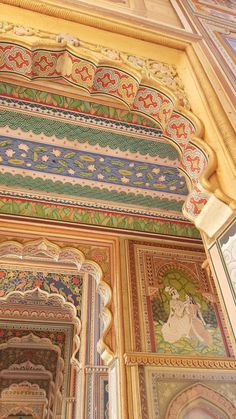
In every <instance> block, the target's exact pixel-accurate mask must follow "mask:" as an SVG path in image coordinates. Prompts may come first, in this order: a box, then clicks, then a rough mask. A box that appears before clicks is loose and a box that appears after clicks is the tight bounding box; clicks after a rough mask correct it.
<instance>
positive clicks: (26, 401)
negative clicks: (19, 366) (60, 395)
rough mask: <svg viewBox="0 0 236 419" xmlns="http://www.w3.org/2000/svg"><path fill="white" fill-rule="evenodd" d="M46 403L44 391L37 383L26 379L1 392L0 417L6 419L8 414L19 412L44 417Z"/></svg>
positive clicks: (34, 417) (38, 417)
mask: <svg viewBox="0 0 236 419" xmlns="http://www.w3.org/2000/svg"><path fill="white" fill-rule="evenodd" d="M16 401H17V404H16ZM47 403H48V401H47V398H46V393H45V391H44V390H43V389H41V388H40V387H39V386H38V385H37V384H31V383H29V382H27V381H23V382H22V383H19V384H12V385H11V386H10V387H9V388H7V389H5V390H3V391H2V393H1V397H0V410H1V418H2V419H7V418H8V417H9V416H10V415H14V414H15V415H16V414H19V412H20V414H31V415H32V417H33V419H41V418H43V419H44V418H46V415H47Z"/></svg>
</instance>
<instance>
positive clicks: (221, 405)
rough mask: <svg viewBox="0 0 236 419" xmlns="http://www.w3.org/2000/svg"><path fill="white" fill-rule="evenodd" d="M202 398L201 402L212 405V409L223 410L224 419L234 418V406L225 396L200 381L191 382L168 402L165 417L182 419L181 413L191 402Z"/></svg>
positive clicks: (235, 413)
mask: <svg viewBox="0 0 236 419" xmlns="http://www.w3.org/2000/svg"><path fill="white" fill-rule="evenodd" d="M198 400H199V402H201V400H203V402H202V403H203V404H204V403H206V404H207V406H213V411H215V410H216V411H218V412H223V414H224V415H225V416H224V419H236V408H235V407H234V405H233V403H232V402H231V401H230V400H228V399H227V398H226V397H225V396H223V395H222V394H220V393H218V392H217V391H215V390H213V389H211V388H210V387H208V386H206V385H205V384H202V383H196V384H193V385H191V386H189V387H187V389H184V390H182V391H181V392H180V393H178V394H177V396H175V398H174V399H173V400H172V401H171V403H170V404H169V407H168V409H167V412H166V415H165V419H182V413H183V412H186V409H187V408H189V406H191V404H193V402H195V401H198Z"/></svg>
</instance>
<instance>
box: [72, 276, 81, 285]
mask: <svg viewBox="0 0 236 419" xmlns="http://www.w3.org/2000/svg"><path fill="white" fill-rule="evenodd" d="M72 282H73V284H74V285H78V284H79V283H80V280H79V278H78V277H77V276H74V277H73V278H72Z"/></svg>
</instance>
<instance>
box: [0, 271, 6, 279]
mask: <svg viewBox="0 0 236 419" xmlns="http://www.w3.org/2000/svg"><path fill="white" fill-rule="evenodd" d="M4 276H5V272H4V271H0V279H2V278H4Z"/></svg>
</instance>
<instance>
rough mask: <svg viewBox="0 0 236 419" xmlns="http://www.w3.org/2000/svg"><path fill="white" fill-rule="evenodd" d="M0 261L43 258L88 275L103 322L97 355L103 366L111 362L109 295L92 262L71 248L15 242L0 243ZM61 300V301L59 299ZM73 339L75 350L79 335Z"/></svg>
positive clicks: (43, 243)
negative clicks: (100, 309)
mask: <svg viewBox="0 0 236 419" xmlns="http://www.w3.org/2000/svg"><path fill="white" fill-rule="evenodd" d="M2 258H6V259H9V258H11V259H13V260H14V259H20V260H22V259H24V260H35V261H37V260H40V259H42V258H43V260H47V261H53V262H55V263H57V262H58V263H59V262H61V263H67V264H75V265H76V267H77V269H78V272H80V273H88V274H89V275H91V276H92V277H93V278H94V279H95V281H96V284H97V292H98V293H99V295H100V296H101V298H102V301H103V308H102V313H101V318H102V319H103V321H104V329H103V333H102V336H101V337H100V339H99V342H98V351H99V352H100V354H101V357H102V358H103V359H104V361H105V362H106V363H107V364H108V363H109V362H111V360H112V359H113V356H114V354H113V351H112V349H111V348H110V346H109V344H108V343H107V338H108V334H109V332H110V330H111V326H112V314H111V311H110V304H111V298H112V293H111V288H110V286H109V284H107V283H106V282H105V281H104V280H103V274H102V270H101V268H100V266H99V265H98V264H97V263H96V262H94V261H91V260H86V258H85V257H84V255H83V253H82V252H80V251H79V250H78V249H75V248H71V247H64V248H60V247H59V246H57V245H56V244H55V243H51V242H50V241H48V240H46V239H39V240H35V241H30V242H27V243H25V244H21V243H19V242H16V241H6V242H3V243H1V244H0V259H2ZM54 298H55V296H54ZM59 298H60V297H59ZM61 298H62V301H63V297H61ZM78 329H79V326H78ZM75 339H76V340H77V350H78V348H79V333H78V334H77V337H76V338H75ZM76 352H77V351H76Z"/></svg>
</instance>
